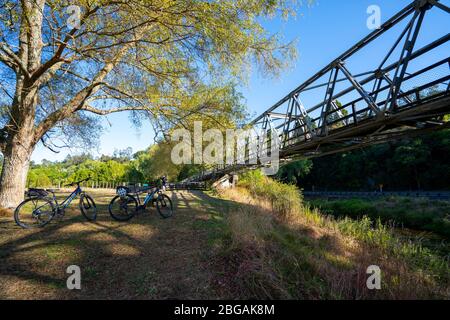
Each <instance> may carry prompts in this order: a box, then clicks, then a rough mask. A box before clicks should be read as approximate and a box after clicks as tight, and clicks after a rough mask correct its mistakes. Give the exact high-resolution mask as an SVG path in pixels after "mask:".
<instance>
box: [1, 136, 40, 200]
mask: <svg viewBox="0 0 450 320" xmlns="http://www.w3.org/2000/svg"><path fill="white" fill-rule="evenodd" d="M16 139H17V138H15V139H14V140H16ZM16 142H17V143H16ZM24 142H25V143H26V142H27V141H14V142H13V143H11V144H8V146H7V147H6V148H5V150H4V152H3V157H4V159H3V168H2V175H1V178H0V207H2V208H15V207H16V206H17V205H18V204H19V203H20V202H21V201H22V200H23V198H24V192H25V186H26V182H27V174H28V168H29V165H30V157H31V153H32V151H33V148H32V147H31V146H30V145H29V144H27V143H26V144H24Z"/></svg>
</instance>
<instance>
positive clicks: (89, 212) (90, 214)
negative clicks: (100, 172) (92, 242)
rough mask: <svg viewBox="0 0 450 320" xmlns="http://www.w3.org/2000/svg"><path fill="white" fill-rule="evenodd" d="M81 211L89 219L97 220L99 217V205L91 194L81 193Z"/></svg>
mask: <svg viewBox="0 0 450 320" xmlns="http://www.w3.org/2000/svg"><path fill="white" fill-rule="evenodd" d="M80 211H81V213H82V214H83V216H84V217H85V218H86V219H87V220H88V221H95V220H96V219H97V206H96V205H95V202H94V199H92V197H91V196H90V195H87V194H82V195H81V197H80Z"/></svg>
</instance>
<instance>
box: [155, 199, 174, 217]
mask: <svg viewBox="0 0 450 320" xmlns="http://www.w3.org/2000/svg"><path fill="white" fill-rule="evenodd" d="M156 209H158V212H159V214H160V215H161V217H163V218H164V219H167V218H170V217H171V216H172V215H173V206H172V200H170V198H169V196H167V195H165V194H160V195H158V198H157V199H156Z"/></svg>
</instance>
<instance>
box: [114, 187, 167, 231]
mask: <svg viewBox="0 0 450 320" xmlns="http://www.w3.org/2000/svg"><path fill="white" fill-rule="evenodd" d="M148 190H150V192H148V193H147V196H146V197H145V199H144V202H143V204H141V199H140V197H139V193H143V192H145V191H148ZM116 193H117V195H116V196H115V197H114V198H113V199H112V200H111V202H110V203H109V207H108V210H109V214H110V215H111V217H112V218H113V219H114V220H117V221H120V222H125V221H128V220H130V219H131V218H133V217H134V216H135V215H136V214H137V213H139V212H141V211H144V210H145V209H146V208H147V205H148V204H149V203H150V204H151V205H152V206H153V205H156V209H157V210H158V213H159V214H160V216H161V217H162V218H164V219H167V218H170V217H171V216H172V215H173V205H172V200H170V198H169V196H167V195H166V194H164V193H163V192H162V190H161V189H160V188H158V187H150V188H145V189H140V190H138V189H137V188H136V187H135V190H134V192H132V191H131V189H130V188H128V187H125V186H120V187H117V188H116Z"/></svg>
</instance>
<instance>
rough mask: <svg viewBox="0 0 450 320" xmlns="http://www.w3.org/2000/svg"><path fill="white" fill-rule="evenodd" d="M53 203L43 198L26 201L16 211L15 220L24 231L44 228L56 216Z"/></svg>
mask: <svg viewBox="0 0 450 320" xmlns="http://www.w3.org/2000/svg"><path fill="white" fill-rule="evenodd" d="M55 211H56V210H55V206H54V204H53V201H51V200H50V199H47V198H42V197H32V198H28V199H25V200H24V201H23V202H22V203H21V204H19V205H18V206H17V208H16V210H15V211H14V220H15V221H16V223H17V225H18V226H20V227H22V228H24V229H32V228H39V227H43V226H45V225H46V224H48V223H49V222H50V221H51V220H52V219H53V217H54V216H55V213H56V212H55Z"/></svg>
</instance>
